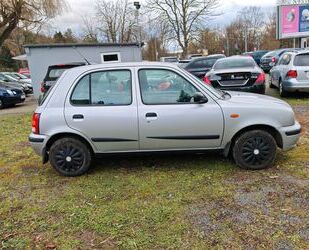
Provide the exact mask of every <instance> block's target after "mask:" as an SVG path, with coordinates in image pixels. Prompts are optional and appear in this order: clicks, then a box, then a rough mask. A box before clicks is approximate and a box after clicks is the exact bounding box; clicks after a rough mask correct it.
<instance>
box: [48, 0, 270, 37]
mask: <svg viewBox="0 0 309 250" xmlns="http://www.w3.org/2000/svg"><path fill="white" fill-rule="evenodd" d="M96 1H97V0H78V1H76V0H67V2H68V5H69V8H68V10H67V11H66V12H64V13H63V14H62V15H61V16H59V17H57V18H56V19H55V20H53V21H52V22H51V23H50V28H49V32H50V33H51V34H53V33H54V32H55V31H56V30H60V31H64V30H66V29H67V28H71V29H72V30H73V32H74V33H77V34H80V33H81V32H82V26H83V19H82V16H85V15H87V16H92V15H95V3H96ZM132 2H133V0H132ZM140 2H142V4H143V2H145V0H142V1H140ZM275 4H276V0H256V1H250V0H221V7H220V8H219V11H221V12H223V13H224V14H223V15H222V16H219V17H217V18H216V19H215V20H213V22H212V23H213V24H214V25H215V24H218V25H220V26H222V25H225V24H227V23H229V22H230V21H231V19H233V18H234V17H235V14H236V12H237V11H238V10H239V8H242V7H244V6H249V5H256V6H262V7H265V8H269V9H271V7H274V6H275Z"/></svg>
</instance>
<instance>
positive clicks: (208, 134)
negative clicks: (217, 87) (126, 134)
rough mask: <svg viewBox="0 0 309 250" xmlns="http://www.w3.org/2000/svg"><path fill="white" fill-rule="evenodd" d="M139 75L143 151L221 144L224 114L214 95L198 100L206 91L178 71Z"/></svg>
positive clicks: (152, 70)
mask: <svg viewBox="0 0 309 250" xmlns="http://www.w3.org/2000/svg"><path fill="white" fill-rule="evenodd" d="M138 76H139V83H140V84H139V85H140V93H139V99H138V102H139V106H138V109H139V111H138V118H139V131H140V149H141V150H146V151H147V150H183V149H213V148H218V147H220V145H221V141H222V135H223V114H222V111H221V108H220V107H219V105H218V104H217V103H216V102H215V101H214V100H213V99H212V98H210V97H208V101H207V102H206V103H196V102H195V101H194V96H196V95H201V94H202V93H201V92H202V91H201V90H200V89H199V87H198V86H195V85H194V84H192V83H191V82H190V80H187V79H186V78H185V77H183V76H182V75H181V73H180V72H178V73H177V72H175V71H174V70H167V69H140V70H139V71H138ZM202 95H204V96H206V95H205V93H203V94H202ZM206 97H207V96H206Z"/></svg>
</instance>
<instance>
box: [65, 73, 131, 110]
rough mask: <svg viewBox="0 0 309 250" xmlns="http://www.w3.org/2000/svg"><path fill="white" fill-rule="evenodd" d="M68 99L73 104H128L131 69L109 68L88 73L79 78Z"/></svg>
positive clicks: (129, 102) (129, 99)
mask: <svg viewBox="0 0 309 250" xmlns="http://www.w3.org/2000/svg"><path fill="white" fill-rule="evenodd" d="M70 101H71V103H72V104H73V105H100V106H112V105H130V104H131V103H132V81H131V71H129V70H111V71H99V72H94V73H90V74H88V75H86V76H84V77H83V78H82V79H80V80H79V82H78V83H77V85H76V86H75V88H74V90H73V93H72V95H71V99H70Z"/></svg>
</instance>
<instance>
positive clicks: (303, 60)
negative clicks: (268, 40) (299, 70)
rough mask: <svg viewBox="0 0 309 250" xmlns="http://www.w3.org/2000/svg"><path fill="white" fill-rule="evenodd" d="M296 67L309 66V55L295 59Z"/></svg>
mask: <svg viewBox="0 0 309 250" xmlns="http://www.w3.org/2000/svg"><path fill="white" fill-rule="evenodd" d="M294 66H309V54H302V55H297V56H296V57H295V59H294Z"/></svg>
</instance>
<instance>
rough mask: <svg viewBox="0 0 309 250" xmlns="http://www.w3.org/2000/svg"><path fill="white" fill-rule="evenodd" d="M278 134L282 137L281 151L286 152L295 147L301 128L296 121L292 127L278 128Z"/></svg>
mask: <svg viewBox="0 0 309 250" xmlns="http://www.w3.org/2000/svg"><path fill="white" fill-rule="evenodd" d="M279 132H280V134H281V137H282V143H283V145H282V149H283V150H284V151H287V150H290V149H292V148H294V147H295V146H296V143H297V141H298V140H299V138H300V133H301V126H300V124H299V123H298V122H297V121H296V122H295V124H294V125H293V126H289V127H282V128H280V129H279Z"/></svg>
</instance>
